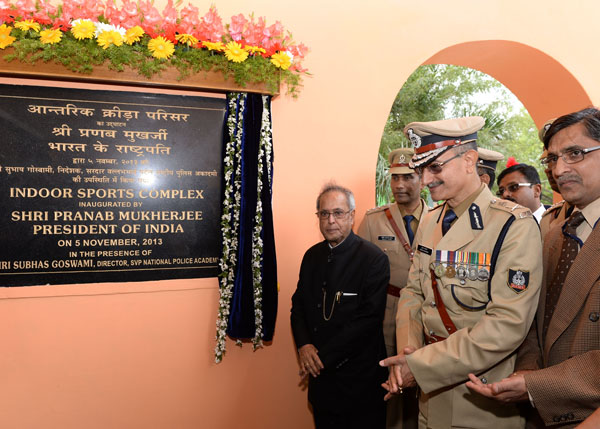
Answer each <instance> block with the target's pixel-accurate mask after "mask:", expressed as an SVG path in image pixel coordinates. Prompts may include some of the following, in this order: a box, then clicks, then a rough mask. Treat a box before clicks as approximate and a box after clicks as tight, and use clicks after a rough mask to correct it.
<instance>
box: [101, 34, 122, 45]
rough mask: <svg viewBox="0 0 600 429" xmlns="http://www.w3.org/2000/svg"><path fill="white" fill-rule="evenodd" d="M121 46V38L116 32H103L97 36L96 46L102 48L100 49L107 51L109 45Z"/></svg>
mask: <svg viewBox="0 0 600 429" xmlns="http://www.w3.org/2000/svg"><path fill="white" fill-rule="evenodd" d="M122 44H123V37H121V33H119V32H118V31H103V32H102V33H100V35H99V36H98V45H100V46H102V49H108V48H109V47H110V45H115V46H121V45H122Z"/></svg>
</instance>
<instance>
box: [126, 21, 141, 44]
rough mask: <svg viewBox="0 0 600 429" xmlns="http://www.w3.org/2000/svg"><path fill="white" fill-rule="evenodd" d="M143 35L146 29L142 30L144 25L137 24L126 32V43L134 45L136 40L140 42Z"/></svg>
mask: <svg viewBox="0 0 600 429" xmlns="http://www.w3.org/2000/svg"><path fill="white" fill-rule="evenodd" d="M143 35H144V30H142V27H140V26H139V25H136V26H135V27H133V28H130V29H129V30H127V32H126V33H125V43H127V44H128V45H133V44H134V43H135V42H139V41H140V39H141V38H142V36H143Z"/></svg>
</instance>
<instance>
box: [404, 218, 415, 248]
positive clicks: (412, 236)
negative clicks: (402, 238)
mask: <svg viewBox="0 0 600 429" xmlns="http://www.w3.org/2000/svg"><path fill="white" fill-rule="evenodd" d="M414 218H415V217H414V216H413V215H406V216H404V217H403V218H402V219H404V223H405V224H406V234H407V235H408V241H409V242H410V245H411V246H412V244H413V240H414V239H415V233H414V232H413V230H412V228H411V226H410V223H411V222H412V221H413V219H414Z"/></svg>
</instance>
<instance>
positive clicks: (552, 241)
mask: <svg viewBox="0 0 600 429" xmlns="http://www.w3.org/2000/svg"><path fill="white" fill-rule="evenodd" d="M561 245H562V232H561V228H551V229H550V231H548V233H547V234H546V236H545V237H544V249H543V252H544V259H543V261H544V271H543V273H544V274H543V275H544V278H543V280H542V288H541V290H540V299H539V304H538V310H537V314H536V321H535V323H537V331H538V333H539V338H541V335H542V332H543V329H544V327H543V325H544V315H545V313H546V294H547V293H548V286H547V285H548V283H550V282H551V281H552V277H553V275H554V272H555V271H556V267H557V265H558V259H559V258H560V249H561ZM540 341H541V344H540V346H541V347H543V346H544V343H545V340H543V339H542V340H540Z"/></svg>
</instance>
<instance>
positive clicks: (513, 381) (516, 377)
mask: <svg viewBox="0 0 600 429" xmlns="http://www.w3.org/2000/svg"><path fill="white" fill-rule="evenodd" d="M526 372H528V371H520V372H516V373H514V374H512V375H511V376H510V377H508V378H505V379H504V380H502V381H498V382H496V383H492V384H484V383H483V382H482V381H481V380H480V379H479V378H477V376H475V374H469V379H470V380H471V381H467V383H466V385H467V387H468V388H469V389H471V390H473V391H475V392H477V393H479V394H480V395H483V396H485V397H488V398H492V399H496V400H497V401H500V402H522V401H528V400H529V395H528V394H527V386H526V385H525V377H524V376H523V374H525V373H526Z"/></svg>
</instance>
